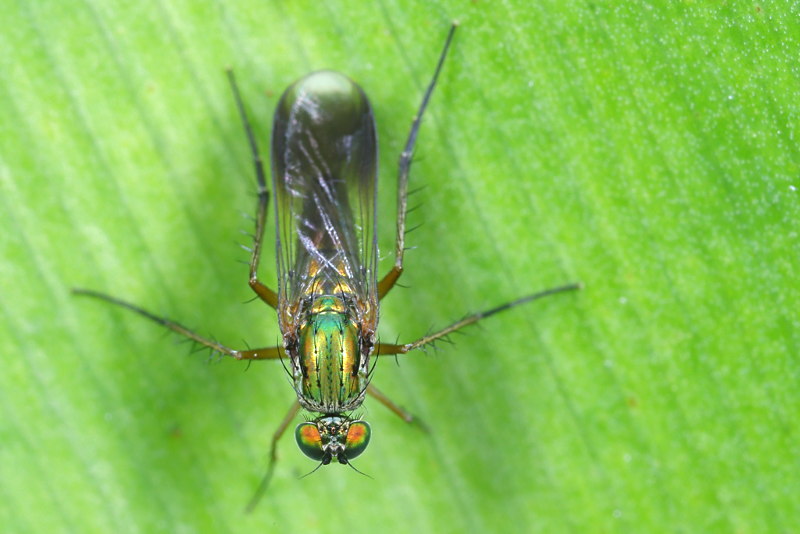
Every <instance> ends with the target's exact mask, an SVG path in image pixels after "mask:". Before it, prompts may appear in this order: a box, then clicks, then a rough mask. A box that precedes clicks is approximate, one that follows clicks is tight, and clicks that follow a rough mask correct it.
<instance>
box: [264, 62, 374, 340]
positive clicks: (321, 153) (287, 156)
mask: <svg viewBox="0 0 800 534" xmlns="http://www.w3.org/2000/svg"><path fill="white" fill-rule="evenodd" d="M271 160H272V179H273V191H274V196H275V208H276V209H275V216H276V220H277V240H276V243H277V260H278V301H279V305H278V307H279V314H278V315H279V320H280V321H281V327H282V329H283V331H284V332H285V331H286V330H285V329H284V327H288V326H290V325H288V324H286V323H287V321H289V322H291V317H293V316H294V314H295V312H296V309H297V306H298V305H299V302H300V300H301V299H302V297H303V296H304V295H307V294H309V293H312V292H314V293H318V292H320V291H322V292H335V293H352V294H354V296H355V298H357V299H358V300H359V301H362V302H361V306H365V305H366V306H367V308H368V309H373V310H374V311H373V312H372V313H374V314H375V316H377V289H376V288H377V282H376V272H375V270H376V265H377V241H376V228H375V204H376V189H377V188H376V180H377V175H376V171H377V169H376V161H377V139H376V134H375V120H374V117H373V114H372V109H371V107H370V105H369V101H368V100H367V97H366V95H365V94H364V92H363V91H362V90H361V88H360V87H359V86H358V85H356V84H355V83H354V82H353V81H351V80H350V79H349V78H347V77H345V76H343V75H341V74H339V73H336V72H332V71H321V72H315V73H312V74H310V75H308V76H306V77H305V78H301V79H300V80H298V81H297V82H295V83H294V84H292V85H291V86H290V87H289V88H288V89H287V90H286V92H284V94H283V96H282V97H281V99H280V101H279V102H278V108H277V110H276V113H275V121H274V123H273V130H272V158H271ZM367 308H363V307H362V310H364V309H367ZM293 310H294V311H293Z"/></svg>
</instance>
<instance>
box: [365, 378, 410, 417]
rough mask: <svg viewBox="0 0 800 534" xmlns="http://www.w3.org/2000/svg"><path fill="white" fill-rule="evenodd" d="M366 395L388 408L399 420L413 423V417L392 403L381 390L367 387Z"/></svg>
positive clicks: (370, 386) (371, 386)
mask: <svg viewBox="0 0 800 534" xmlns="http://www.w3.org/2000/svg"><path fill="white" fill-rule="evenodd" d="M367 394H369V395H371V396H372V397H373V398H374V399H375V400H377V401H378V402H380V403H381V404H383V405H384V406H386V407H387V408H389V409H390V410H391V411H392V412H393V413H394V414H396V415H397V416H398V417H399V418H400V419H402V420H403V421H405V422H406V423H413V422H414V416H413V415H411V414H410V413H408V412H407V411H405V410H404V409H402V408H401V407H399V406H398V405H396V404H395V403H393V402H392V401H391V400H390V399H389V397H387V396H386V395H384V394H383V392H382V391H381V390H379V389H378V388H376V387H375V386H373V385H372V384H370V385H368V386H367Z"/></svg>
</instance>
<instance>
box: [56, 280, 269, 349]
mask: <svg viewBox="0 0 800 534" xmlns="http://www.w3.org/2000/svg"><path fill="white" fill-rule="evenodd" d="M72 293H73V294H75V295H83V296H87V297H93V298H96V299H100V300H104V301H106V302H108V303H110V304H114V305H115V306H119V307H121V308H125V309H126V310H130V311H132V312H135V313H138V314H139V315H141V316H142V317H145V318H147V319H150V320H151V321H153V322H154V323H158V324H160V325H161V326H163V327H165V328H169V329H170V330H172V331H173V332H175V333H176V334H180V335H182V336H183V337H185V338H188V339H191V340H192V341H194V342H195V343H197V344H199V345H203V346H204V347H208V348H209V349H211V350H212V351H215V352H219V353H221V354H225V355H226V356H230V357H231V358H235V359H237V360H274V359H277V358H283V357H284V353H283V347H266V348H261V349H251V350H234V349H231V348H228V347H226V346H225V345H222V344H220V343H217V342H216V341H213V340H211V339H208V338H205V337H203V336H201V335H199V334H196V333H195V332H192V331H191V330H189V329H188V328H186V327H185V326H183V325H182V324H180V323H176V322H175V321H171V320H170V319H167V318H164V317H159V316H158V315H155V314H153V313H150V312H149V311H147V310H145V309H143V308H140V307H139V306H136V305H135V304H131V303H129V302H125V301H124V300H120V299H118V298H115V297H112V296H109V295H106V294H104V293H100V292H98V291H92V290H91V289H73V290H72Z"/></svg>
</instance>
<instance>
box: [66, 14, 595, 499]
mask: <svg viewBox="0 0 800 534" xmlns="http://www.w3.org/2000/svg"><path fill="white" fill-rule="evenodd" d="M455 29H456V24H453V26H452V27H451V28H450V31H449V33H448V35H447V39H446V41H445V45H444V48H443V50H442V52H441V55H440V56H439V61H438V63H437V65H436V70H435V72H434V75H433V78H432V79H431V82H430V84H429V85H428V88H427V90H426V91H425V95H424V97H423V99H422V103H421V104H420V106H419V110H418V112H417V116H416V117H415V119H414V121H413V123H412V126H411V131H410V132H409V135H408V140H407V141H406V144H405V148H404V150H403V152H402V154H401V155H400V162H399V176H398V196H397V234H396V240H395V262H394V266H393V267H392V269H391V270H390V271H389V272H388V273H387V274H386V275H385V276H383V278H380V279H378V278H377V260H378V246H377V228H376V220H377V219H376V217H375V212H376V208H377V206H376V199H377V195H376V192H377V148H378V145H377V136H376V132H375V118H374V115H373V112H372V107H371V106H370V103H369V100H368V99H367V96H366V95H365V94H364V92H363V91H362V90H361V88H360V87H359V86H358V85H357V84H356V83H355V82H353V81H352V80H350V79H349V78H347V77H346V76H344V75H342V74H339V73H337V72H333V71H319V72H314V73H312V74H309V75H308V76H306V77H304V78H301V79H299V80H298V81H296V82H295V83H293V84H292V85H290V86H289V88H288V89H286V91H285V92H284V93H283V96H281V98H280V100H279V102H278V105H277V109H276V112H275V118H274V122H273V128H272V147H271V165H272V190H273V192H274V202H275V220H276V240H275V242H276V247H275V248H276V259H277V271H278V285H277V291H275V290H272V289H270V288H269V287H268V286H266V285H265V284H264V283H262V282H261V280H259V278H258V266H259V261H260V257H261V247H262V244H263V236H264V227H265V221H266V217H267V204H268V200H269V192H268V190H267V185H266V178H265V173H264V167H263V163H262V159H261V156H260V153H259V150H258V147H257V145H256V141H255V136H254V135H253V131H252V128H251V126H250V122H249V119H248V117H247V113H246V111H245V108H244V105H243V103H242V99H241V96H240V94H239V90H238V87H237V85H236V80H235V78H234V76H233V73H232V72H231V71H228V78H229V81H230V85H231V88H232V91H233V94H234V98H235V101H236V106H237V109H238V112H239V115H240V117H241V120H242V123H243V125H244V129H245V132H246V135H247V140H248V143H249V144H250V150H251V154H252V157H253V161H254V166H255V174H256V179H257V183H258V208H257V213H256V219H255V233H254V244H253V248H252V251H251V252H252V254H251V259H250V278H249V284H250V287H251V288H252V290H253V291H254V292H255V293H256V295H257V296H258V297H259V298H260V299H261V300H262V301H264V302H265V303H266V304H268V305H269V306H270V307H272V308H274V309H275V310H276V312H277V315H278V325H279V327H280V331H281V333H282V335H283V343H282V345H280V346H276V347H266V348H259V349H249V350H235V349H232V348H229V347H227V346H225V345H222V344H220V343H217V342H216V341H213V340H211V339H208V338H205V337H202V336H200V335H198V334H196V333H195V332H193V331H191V330H189V329H188V328H186V327H184V326H182V325H181V324H179V323H177V322H174V321H171V320H169V319H166V318H164V317H159V316H157V315H155V314H153V313H150V312H149V311H147V310H145V309H143V308H140V307H139V306H136V305H134V304H130V303H128V302H125V301H122V300H120V299H117V298H115V297H112V296H109V295H106V294H104V293H99V292H96V291H92V290H88V289H74V290H73V292H74V293H75V294H78V295H86V296H90V297H94V298H98V299H100V300H104V301H106V302H109V303H111V304H114V305H117V306H120V307H122V308H126V309H128V310H130V311H133V312H135V313H138V314H139V315H142V316H144V317H146V318H147V319H150V320H151V321H154V322H156V323H158V324H160V325H162V326H164V327H166V328H168V329H170V330H172V331H173V332H176V333H177V334H180V335H181V336H184V337H186V338H188V339H191V340H192V341H194V342H195V343H198V344H199V345H202V346H205V347H208V348H209V349H211V350H212V351H216V352H219V353H221V354H224V355H227V356H230V357H232V358H235V359H237V360H275V359H285V360H286V361H287V362H288V366H287V371H288V372H289V374H290V376H291V379H292V383H293V386H294V390H295V393H296V394H297V399H296V400H295V401H294V402H293V403H292V406H291V407H290V408H289V410H288V412H287V413H286V416H285V417H284V418H283V420H282V421H281V423H280V425H279V426H278V429H277V430H276V431H275V433H274V434H273V436H272V441H271V447H270V459H269V467H268V469H267V473H266V475H265V476H264V478H263V479H262V481H261V484H260V485H259V488H258V489H257V491H256V493H255V495H254V496H253V498H252V499H251V501H250V503H249V504H248V506H247V509H248V510H250V509H252V508H253V507H254V506H255V505H256V503H257V502H258V500H259V499H260V497H261V495H262V494H263V493H264V491H265V490H266V488H267V486H268V484H269V481H270V479H271V478H272V473H273V471H274V468H275V462H276V457H277V456H276V453H277V443H278V440H279V439H280V437H281V436H282V435H283V434H284V432H285V431H286V429H287V428H288V427H289V425H290V424H291V422H292V420H293V419H294V417H295V416H296V415H297V413H298V412H299V411H300V410H301V409H303V410H306V411H308V412H311V413H313V414H316V416H315V417H314V418H313V419H312V420H310V421H307V422H303V423H300V424H299V425H298V426H297V427H296V428H295V439H296V441H297V445H298V446H299V448H300V450H301V451H302V452H303V453H304V454H305V455H306V456H308V457H309V458H311V459H312V460H314V461H316V462H318V467H319V466H321V465H327V464H330V463H332V462H338V463H340V464H346V465H351V461H352V460H353V459H355V458H356V457H358V456H359V455H360V454H361V453H363V452H364V450H365V449H366V447H367V445H368V444H369V441H370V437H371V431H370V426H369V424H368V423H367V422H366V421H362V420H359V419H355V418H353V417H352V416H351V414H352V412H353V411H354V410H356V409H358V408H359V407H360V406H361V404H362V403H363V402H364V398H365V397H366V396H367V395H370V396H372V397H373V398H375V399H376V400H377V401H378V402H380V403H381V404H383V405H384V406H386V407H387V408H389V409H390V410H391V411H392V412H394V413H395V414H397V415H399V416H400V417H401V418H403V420H405V421H407V422H411V421H412V420H413V417H412V416H411V415H410V414H408V413H407V412H405V411H404V410H403V409H401V408H400V407H399V406H397V405H396V404H394V403H393V402H392V401H391V400H389V398H388V397H386V395H384V394H383V393H381V392H380V391H379V390H378V389H377V388H376V387H375V386H374V385H372V383H371V379H372V374H373V365H372V363H371V360H370V359H371V358H372V357H373V356H385V355H393V354H405V353H407V352H410V351H412V350H414V349H417V348H420V347H423V346H425V345H428V344H430V343H433V342H434V341H436V340H438V339H441V338H444V337H446V336H447V335H449V334H451V333H453V332H455V331H457V330H460V329H462V328H464V327H466V326H468V325H471V324H474V323H476V322H478V321H480V320H482V319H485V318H487V317H489V316H492V315H494V314H496V313H499V312H502V311H505V310H508V309H510V308H513V307H515V306H519V305H521V304H525V303H527V302H531V301H533V300H536V299H539V298H542V297H545V296H548V295H553V294H556V293H562V292H565V291H572V290H575V289H578V288H579V287H580V286H579V284H568V285H564V286H561V287H556V288H552V289H548V290H545V291H541V292H538V293H534V294H531V295H527V296H524V297H522V298H519V299H517V300H514V301H511V302H508V303H505V304H502V305H500V306H497V307H495V308H492V309H490V310H486V311H483V312H480V313H476V314H473V315H469V316H467V317H465V318H463V319H461V320H460V321H457V322H455V323H453V324H451V325H449V326H447V327H446V328H444V329H442V330H439V331H438V332H435V333H432V334H428V335H426V336H424V337H422V338H420V339H417V340H416V341H412V342H410V343H405V344H387V343H380V342H378V341H377V337H376V332H377V327H378V310H379V302H380V300H381V299H383V298H384V297H385V296H386V295H387V293H389V291H390V290H391V289H392V287H394V285H395V284H396V282H397V280H398V278H400V275H401V274H402V273H403V253H404V250H405V232H406V212H407V197H408V176H409V170H410V167H411V156H412V153H413V151H414V145H415V143H416V139H417V133H418V132H419V128H420V124H421V121H422V116H423V114H424V112H425V109H426V108H427V106H428V102H429V101H430V98H431V95H432V93H433V90H434V87H435V86H436V83H437V80H438V78H439V74H440V72H441V70H442V66H443V64H444V60H445V57H446V56H447V52H448V49H449V48H450V43H451V41H452V39H453V35H454V33H455ZM351 467H352V465H351ZM354 469H355V468H354Z"/></svg>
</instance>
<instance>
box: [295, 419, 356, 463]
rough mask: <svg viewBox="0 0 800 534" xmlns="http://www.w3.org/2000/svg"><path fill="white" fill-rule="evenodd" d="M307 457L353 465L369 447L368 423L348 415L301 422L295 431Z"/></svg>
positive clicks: (324, 461)
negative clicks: (352, 418) (353, 460)
mask: <svg viewBox="0 0 800 534" xmlns="http://www.w3.org/2000/svg"><path fill="white" fill-rule="evenodd" d="M294 436H295V439H296V440H297V446H298V447H300V450H301V451H303V454H305V455H306V456H308V457H309V458H311V459H312V460H315V461H317V462H320V463H321V464H322V465H328V464H329V463H331V462H332V461H333V460H336V461H338V462H339V463H340V464H349V463H350V460H352V459H353V458H355V457H357V456H359V455H360V454H361V453H362V452H364V450H365V449H366V448H367V445H369V439H370V436H371V431H370V428H369V425H368V424H367V422H366V421H360V420H356V421H354V420H351V419H350V418H349V417H347V416H346V415H342V414H328V415H323V416H320V417H317V418H316V419H314V420H313V421H311V422H306V423H300V424H299V425H297V428H296V429H295V431H294Z"/></svg>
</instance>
